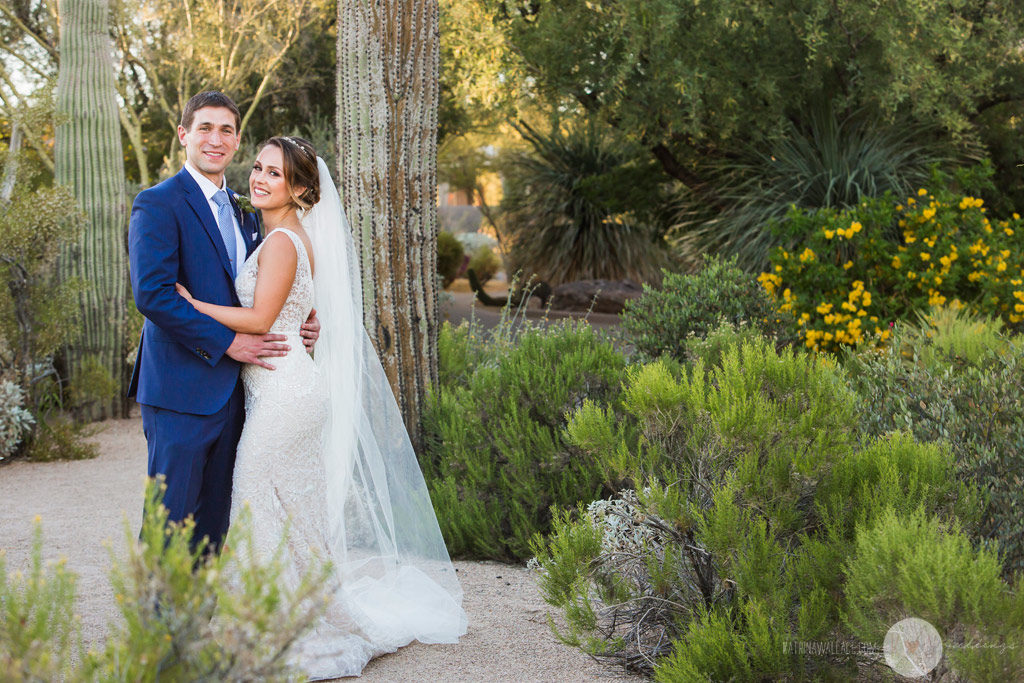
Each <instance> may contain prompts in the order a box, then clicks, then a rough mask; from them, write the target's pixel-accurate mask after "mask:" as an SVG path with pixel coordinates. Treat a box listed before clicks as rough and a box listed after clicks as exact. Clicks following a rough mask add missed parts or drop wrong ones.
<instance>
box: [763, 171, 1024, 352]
mask: <svg viewBox="0 0 1024 683" xmlns="http://www.w3.org/2000/svg"><path fill="white" fill-rule="evenodd" d="M940 185H941V183H940ZM1022 229H1024V225H1022V221H1021V217H1020V216H1019V215H1017V214H1013V215H1012V216H1011V217H1009V218H1006V219H1000V218H995V217H992V216H989V213H988V208H987V207H986V206H985V202H984V200H983V199H981V198H979V197H974V196H970V195H963V194H955V193H954V192H952V191H951V190H948V189H940V188H936V189H934V190H930V189H929V188H921V189H920V190H918V192H917V193H916V196H911V197H907V198H906V199H904V200H903V201H899V200H898V199H896V198H893V197H892V196H889V195H887V196H885V197H882V198H877V199H872V200H866V201H864V202H863V203H861V204H860V205H859V206H856V207H854V208H851V209H846V210H836V209H822V210H817V211H801V210H797V209H794V210H793V212H792V213H791V214H790V215H789V217H788V219H787V222H786V224H785V230H786V231H787V232H788V233H790V234H792V235H799V236H803V238H802V240H801V244H800V246H799V248H797V249H795V250H793V251H792V252H791V251H789V250H787V249H785V248H782V247H779V248H777V249H776V250H775V251H774V252H773V253H772V254H771V267H770V268H769V270H768V271H767V272H764V273H762V274H761V275H760V276H759V277H758V282H760V283H761V286H762V287H764V289H765V290H766V291H767V292H768V294H769V295H770V296H772V297H773V298H774V300H775V302H776V305H777V306H778V307H779V309H780V310H782V311H785V312H787V313H789V314H791V315H792V316H793V318H794V319H795V320H796V324H797V327H798V330H797V334H798V336H799V337H800V339H801V340H802V342H803V344H804V345H805V346H806V347H807V348H809V349H814V350H819V351H834V350H836V349H838V348H839V347H841V346H844V345H845V346H856V345H858V344H861V343H863V342H869V341H870V342H872V343H880V342H885V341H886V340H887V339H889V338H890V336H891V326H892V324H893V323H894V322H895V321H897V320H905V319H909V318H911V317H913V315H914V313H916V312H918V311H923V310H924V309H926V308H928V307H930V306H936V305H943V304H953V305H957V304H962V305H964V306H965V307H966V308H968V309H969V310H971V311H975V312H978V313H982V314H985V315H989V316H996V317H999V318H1001V319H1002V320H1003V321H1004V323H1006V325H1007V327H1008V328H1010V329H1011V330H1022V329H1024V250H1022V248H1021V245H1020V240H1019V237H1015V235H1017V233H1019V232H1020V231H1021V230H1022Z"/></svg>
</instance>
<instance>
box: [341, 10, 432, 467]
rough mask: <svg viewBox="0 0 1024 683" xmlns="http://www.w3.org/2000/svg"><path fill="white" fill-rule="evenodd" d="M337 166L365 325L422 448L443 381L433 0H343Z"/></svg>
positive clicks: (410, 427)
mask: <svg viewBox="0 0 1024 683" xmlns="http://www.w3.org/2000/svg"><path fill="white" fill-rule="evenodd" d="M338 20H339V21H338V130H339V135H340V141H339V142H340V145H339V147H340V150H339V151H340V154H339V155H338V156H339V174H340V178H341V185H342V190H343V196H344V201H345V209H346V211H347V212H348V216H349V220H350V221H351V223H352V229H353V232H354V233H355V241H356V244H357V246H358V249H359V253H360V265H361V268H362V276H363V301H364V306H365V311H364V319H365V322H366V329H367V331H368V332H369V334H370V337H371V339H372V340H373V343H374V346H375V347H376V349H377V353H378V354H379V355H380V358H381V362H382V363H383V365H384V370H385V372H386V373H387V376H388V380H389V381H390V382H391V388H392V390H393V391H394V392H395V397H396V398H397V400H398V405H399V407H400V408H401V410H402V415H403V417H404V419H405V423H406V426H407V427H408V429H409V434H410V436H411V437H412V441H413V445H414V446H416V447H417V448H418V447H419V445H420V443H421V426H420V415H421V409H422V406H423V403H424V401H425V400H426V392H427V389H428V388H429V387H430V386H431V385H432V384H433V383H434V382H436V380H437V332H438V312H437V276H436V272H437V247H436V245H437V105H438V87H439V86H438V56H439V51H440V48H439V44H438V5H437V0H339V2H338Z"/></svg>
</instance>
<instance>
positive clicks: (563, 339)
mask: <svg viewBox="0 0 1024 683" xmlns="http://www.w3.org/2000/svg"><path fill="white" fill-rule="evenodd" d="M439 357H440V360H441V373H440V374H441V377H442V383H441V384H440V385H439V386H438V387H437V388H436V390H435V391H434V393H433V395H432V398H431V400H430V401H429V402H428V406H427V408H426V410H425V412H424V425H425V433H426V441H427V444H428V446H427V454H426V457H425V458H424V463H423V467H424V475H425V477H426V480H427V485H428V487H429V489H430V494H431V499H432V500H433V502H434V507H435V509H436V511H437V517H438V520H439V522H440V524H441V531H442V532H443V533H444V536H445V541H446V542H447V544H448V549H449V551H450V552H451V553H452V554H453V555H461V556H471V557H485V558H494V559H503V560H508V559H517V558H525V557H528V556H529V539H530V537H531V536H532V535H533V534H534V533H536V532H538V531H547V530H548V529H549V527H550V523H551V512H550V509H551V507H552V506H555V507H556V508H565V507H571V506H573V505H575V504H576V503H577V502H578V501H589V500H593V499H595V498H598V497H600V495H601V493H602V491H603V485H602V483H603V478H602V475H601V470H600V469H599V468H598V467H597V465H596V463H595V462H594V461H593V459H591V458H589V457H587V456H585V455H584V454H582V453H580V452H579V450H578V449H575V448H573V447H571V446H570V445H569V444H568V443H567V442H566V439H565V436H564V434H563V430H564V427H565V420H566V417H565V416H566V413H568V412H569V411H571V410H573V409H575V408H576V407H578V406H579V405H580V404H581V403H582V402H583V400H584V399H585V398H587V397H591V398H594V399H598V400H600V399H603V398H607V397H613V396H616V395H617V394H618V392H619V382H620V381H621V377H622V372H623V368H624V367H625V360H624V358H623V357H622V355H621V354H619V353H618V352H617V351H616V350H615V349H614V347H613V346H612V344H611V343H610V342H608V341H606V340H604V339H602V338H601V337H600V336H599V335H598V333H597V332H595V331H594V330H593V329H592V328H591V327H590V326H589V325H587V324H586V323H584V322H572V321H567V322H564V323H559V324H552V325H550V326H549V327H547V328H534V327H530V326H526V327H524V328H523V329H522V330H521V331H520V332H519V333H518V334H517V335H516V336H515V337H509V336H504V337H502V336H499V335H488V336H486V337H485V336H482V335H481V333H480V332H479V331H478V330H474V329H473V328H470V327H469V325H468V324H464V325H463V326H460V327H459V328H454V329H452V328H451V327H450V326H449V325H447V324H446V325H445V329H444V330H443V331H442V334H441V337H440V341H439Z"/></svg>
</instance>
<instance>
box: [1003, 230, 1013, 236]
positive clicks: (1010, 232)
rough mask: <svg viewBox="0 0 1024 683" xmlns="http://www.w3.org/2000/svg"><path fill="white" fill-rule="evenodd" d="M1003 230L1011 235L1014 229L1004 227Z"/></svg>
mask: <svg viewBox="0 0 1024 683" xmlns="http://www.w3.org/2000/svg"><path fill="white" fill-rule="evenodd" d="M1003 232H1005V233H1006V234H1007V235H1008V236H1010V237H1012V236H1013V230H1012V229H1011V228H1003Z"/></svg>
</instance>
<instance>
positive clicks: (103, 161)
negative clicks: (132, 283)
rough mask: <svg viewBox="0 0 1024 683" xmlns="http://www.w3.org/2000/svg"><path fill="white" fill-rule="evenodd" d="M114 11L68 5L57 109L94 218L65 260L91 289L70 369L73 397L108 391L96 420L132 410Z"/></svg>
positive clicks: (68, 170) (70, 182) (60, 164)
mask: <svg viewBox="0 0 1024 683" xmlns="http://www.w3.org/2000/svg"><path fill="white" fill-rule="evenodd" d="M108 12H109V10H108V5H107V0H63V1H62V2H61V3H60V55H61V59H60V72H59V77H58V81H57V111H58V112H60V113H61V114H63V115H64V116H66V117H67V121H66V123H64V124H62V125H60V126H58V128H57V131H56V144H55V155H56V164H55V175H56V180H57V182H58V183H61V184H63V185H67V186H68V187H70V188H71V189H72V191H73V192H74V195H75V198H76V199H77V200H78V203H79V204H80V205H81V207H82V209H83V210H84V211H85V213H86V215H87V217H88V224H87V226H86V228H85V230H84V231H83V233H82V237H81V238H80V240H79V242H78V244H76V245H73V246H72V247H70V248H69V249H67V250H65V252H64V253H63V254H61V258H60V277H61V279H63V280H68V279H79V280H83V281H84V282H85V283H86V287H85V289H84V291H83V292H82V293H81V295H80V298H79V301H80V311H81V325H82V333H81V335H80V336H79V337H78V339H77V341H76V342H74V343H73V344H72V345H71V346H69V347H68V348H67V350H66V355H65V366H66V373H67V378H68V379H69V380H70V383H71V387H72V388H73V395H77V396H80V397H81V396H90V395H91V394H94V393H95V392H97V391H99V390H101V389H102V393H103V394H104V395H103V396H102V397H97V400H93V401H90V402H89V403H88V404H87V405H84V406H82V412H83V416H84V417H87V418H89V419H101V418H105V417H110V416H113V415H119V416H126V415H127V412H128V399H127V398H126V396H125V394H126V391H127V384H128V373H127V370H128V366H127V364H126V361H125V355H126V349H125V341H126V340H125V338H124V336H125V322H126V313H127V306H128V255H127V251H126V247H125V244H126V241H125V240H126V234H125V233H126V231H127V228H128V221H127V195H126V192H125V175H124V158H123V155H122V149H121V128H120V121H119V117H118V105H117V95H116V93H117V90H116V86H115V82H114V64H113V61H112V50H113V48H112V45H111V42H110V36H109V33H108V23H109V22H108ZM106 373H109V376H110V377H109V378H106V377H104V375H105V374H106ZM110 379H112V380H113V382H110V381H109V380H110ZM111 385H112V386H111ZM111 389H113V392H112V393H113V394H114V395H113V396H111V395H109V394H110V393H111Z"/></svg>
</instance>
